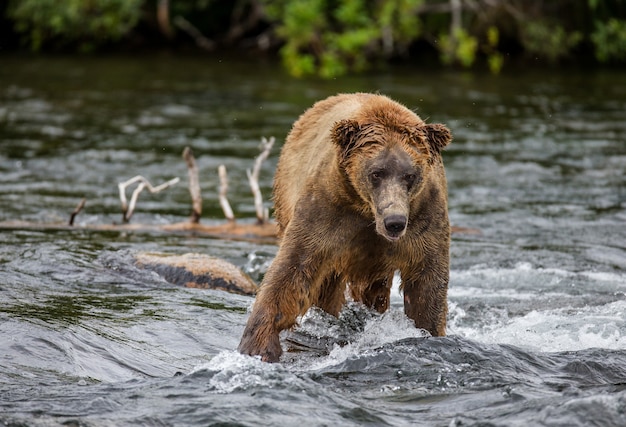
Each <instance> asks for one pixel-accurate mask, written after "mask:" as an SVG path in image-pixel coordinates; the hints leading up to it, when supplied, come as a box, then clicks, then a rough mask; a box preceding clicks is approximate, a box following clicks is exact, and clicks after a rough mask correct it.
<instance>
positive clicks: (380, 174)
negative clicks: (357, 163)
mask: <svg viewBox="0 0 626 427" xmlns="http://www.w3.org/2000/svg"><path fill="white" fill-rule="evenodd" d="M384 177H385V171H382V170H379V171H374V172H372V173H370V181H372V184H374V185H377V184H380V181H381V180H382V179H383V178H384Z"/></svg>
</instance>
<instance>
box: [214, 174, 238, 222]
mask: <svg viewBox="0 0 626 427" xmlns="http://www.w3.org/2000/svg"><path fill="white" fill-rule="evenodd" d="M217 174H218V175H219V177H220V192H219V200H220V206H221V207H222V211H224V216H225V217H226V219H227V220H228V221H229V222H231V223H234V222H235V215H234V214H233V210H232V208H231V207H230V203H229V202H228V198H226V193H227V192H228V175H227V174H226V166H224V165H220V166H219V167H218V168H217Z"/></svg>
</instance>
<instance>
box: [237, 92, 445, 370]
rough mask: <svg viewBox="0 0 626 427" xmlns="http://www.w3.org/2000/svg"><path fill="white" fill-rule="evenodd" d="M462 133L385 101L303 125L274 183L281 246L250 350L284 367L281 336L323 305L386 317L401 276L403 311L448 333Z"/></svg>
mask: <svg viewBox="0 0 626 427" xmlns="http://www.w3.org/2000/svg"><path fill="white" fill-rule="evenodd" d="M451 138H452V137H451V134H450V131H449V130H448V128H446V127H445V126H444V125H442V124H426V123H425V122H424V121H423V120H422V119H420V118H419V117H418V116H417V115H416V114H415V113H413V112H412V111H410V110H409V109H407V108H406V107H404V106H403V105H401V104H399V103H397V102H395V101H393V100H391V99H389V98H387V97H385V96H382V95H374V94H367V93H356V94H340V95H337V96H332V97H330V98H327V99H325V100H322V101H319V102H317V103H316V104H315V105H313V107H312V108H310V109H309V110H307V111H306V112H305V113H304V114H303V115H302V116H301V117H300V118H299V119H298V120H297V121H296V123H295V124H294V126H293V128H292V130H291V132H290V133H289V135H288V137H287V140H286V142H285V145H284V147H283V148H282V151H281V155H280V159H279V162H278V167H277V170H276V176H275V179H274V202H275V216H276V221H277V223H278V228H279V236H280V237H281V243H280V247H279V250H278V253H277V255H276V258H275V259H274V261H273V262H272V264H271V266H270V267H269V269H268V271H267V273H266V275H265V277H264V279H263V282H262V284H261V287H260V289H259V292H258V294H257V297H256V301H255V303H254V306H253V308H252V313H251V315H250V318H249V319H248V323H247V325H246V328H245V330H244V333H243V336H242V338H241V343H240V344H239V351H240V352H241V353H244V354H249V355H260V356H261V358H262V360H264V361H268V362H276V361H278V360H279V358H280V356H281V354H282V348H281V345H280V341H279V333H280V332H281V331H282V330H285V329H288V328H290V327H292V326H293V325H294V324H295V323H296V318H297V317H298V316H299V315H302V314H304V313H305V312H306V311H307V310H308V309H309V308H310V307H311V306H312V305H315V306H318V307H320V308H322V309H323V310H325V311H327V312H329V313H331V314H334V315H337V314H338V313H339V311H340V309H341V307H342V305H343V304H344V303H345V301H346V296H345V290H346V285H349V289H350V294H351V296H352V298H353V299H354V300H355V301H361V302H363V303H364V304H366V305H367V306H369V307H372V308H373V309H375V310H377V311H379V312H381V313H382V312H384V311H385V310H387V308H388V307H389V295H390V288H391V283H392V278H393V276H394V273H395V272H396V271H399V273H400V277H401V279H402V290H403V293H404V311H405V313H406V315H407V316H408V317H410V318H411V319H413V320H414V321H415V326H416V327H418V328H423V329H426V330H428V331H429V332H430V333H431V334H432V335H433V336H443V335H445V332H446V315H447V292H448V276H449V271H450V268H449V250H450V225H449V221H448V207H447V203H448V202H447V188H446V177H445V172H444V168H443V162H442V159H441V150H442V149H443V148H444V147H445V146H446V145H447V144H448V143H449V142H450V140H451Z"/></svg>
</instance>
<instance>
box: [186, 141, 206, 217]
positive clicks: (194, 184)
mask: <svg viewBox="0 0 626 427" xmlns="http://www.w3.org/2000/svg"><path fill="white" fill-rule="evenodd" d="M183 158H184V159H185V162H186V163H187V170H188V172H189V193H190V194H191V205H192V209H193V210H192V212H191V218H190V219H189V221H191V222H192V223H193V224H198V223H199V222H200V216H202V194H201V191H200V179H199V178H198V167H197V166H196V159H195V158H194V156H193V153H192V152H191V148H189V147H185V149H184V150H183Z"/></svg>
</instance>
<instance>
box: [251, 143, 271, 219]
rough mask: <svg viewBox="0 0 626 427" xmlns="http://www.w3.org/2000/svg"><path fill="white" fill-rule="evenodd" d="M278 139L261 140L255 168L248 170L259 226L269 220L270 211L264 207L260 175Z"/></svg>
mask: <svg viewBox="0 0 626 427" xmlns="http://www.w3.org/2000/svg"><path fill="white" fill-rule="evenodd" d="M275 141H276V139H275V138H274V137H273V136H272V137H270V138H269V139H267V138H265V137H263V138H262V139H261V147H260V148H261V154H259V156H258V157H257V158H256V159H255V160H254V168H253V169H252V172H250V169H247V170H246V173H247V174H248V182H249V183H250V189H251V190H252V194H253V195H254V207H255V209H256V218H257V222H258V223H259V224H264V223H266V222H267V221H268V220H269V210H268V209H266V208H264V207H263V195H262V194H261V188H260V187H259V174H260V173H261V166H262V164H263V162H264V161H265V160H266V159H267V157H268V156H269V154H270V150H271V149H272V146H273V145H274V142H275Z"/></svg>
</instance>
